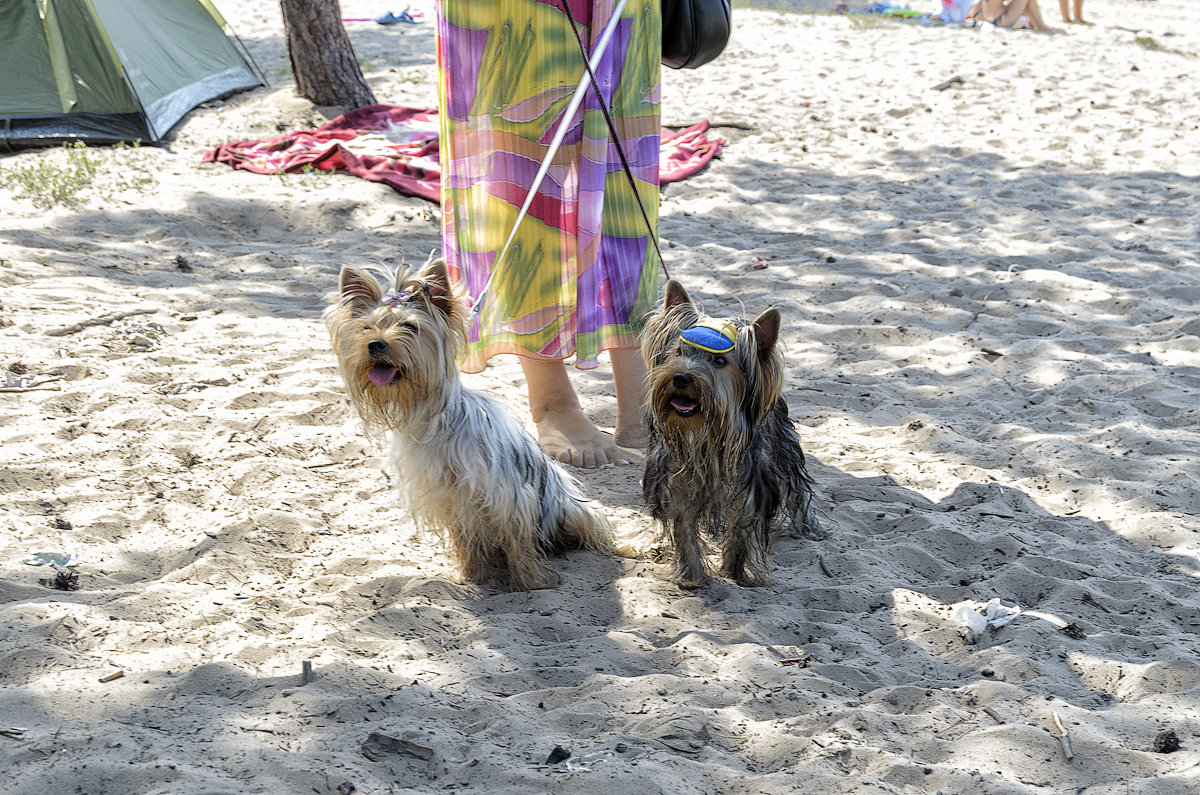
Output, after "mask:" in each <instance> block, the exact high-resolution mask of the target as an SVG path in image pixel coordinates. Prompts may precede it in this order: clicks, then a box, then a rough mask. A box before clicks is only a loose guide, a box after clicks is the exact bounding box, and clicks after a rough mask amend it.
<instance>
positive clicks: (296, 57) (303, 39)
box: [279, 0, 375, 108]
mask: <svg viewBox="0 0 1200 795" xmlns="http://www.w3.org/2000/svg"><path fill="white" fill-rule="evenodd" d="M279 6H280V8H281V9H282V10H283V27H284V30H286V31H287V47H288V57H289V58H290V59H291V61H292V74H293V75H294V76H295V78H296V93H298V94H299V95H300V96H302V97H304V98H305V99H307V100H310V101H311V102H313V103H314V104H317V105H343V106H347V107H350V108H358V107H362V106H363V105H373V104H375V95H374V94H372V93H371V89H370V87H369V86H368V85H367V81H366V80H364V79H363V76H362V70H361V69H360V68H359V66H358V61H357V59H356V58H355V56H354V47H353V46H352V45H351V44H350V37H349V36H347V35H346V29H345V28H344V27H343V26H342V8H341V4H340V3H338V0H279Z"/></svg>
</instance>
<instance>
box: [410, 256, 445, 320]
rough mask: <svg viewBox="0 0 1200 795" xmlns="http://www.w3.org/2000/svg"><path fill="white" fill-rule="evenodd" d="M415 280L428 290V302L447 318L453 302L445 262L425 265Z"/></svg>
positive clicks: (435, 261) (440, 261)
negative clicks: (419, 281)
mask: <svg viewBox="0 0 1200 795" xmlns="http://www.w3.org/2000/svg"><path fill="white" fill-rule="evenodd" d="M417 278H419V279H420V280H421V281H422V282H424V284H425V286H426V287H427V288H428V289H429V300H430V301H431V302H432V303H433V305H434V306H435V307H437V309H438V310H439V311H441V313H442V314H444V315H446V316H449V315H450V312H451V304H452V303H453V301H454V289H453V287H452V285H451V283H450V272H449V271H448V270H446V260H444V259H435V260H430V261H429V262H427V263H425V265H424V266H422V268H421V272H420V274H418V276H417Z"/></svg>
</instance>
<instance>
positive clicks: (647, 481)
mask: <svg viewBox="0 0 1200 795" xmlns="http://www.w3.org/2000/svg"><path fill="white" fill-rule="evenodd" d="M704 319H705V316H704V315H702V314H701V313H700V311H699V310H698V309H697V308H696V307H695V305H694V304H693V303H692V301H691V299H690V298H689V297H688V294H687V293H686V292H685V291H684V289H683V287H682V286H680V285H679V283H678V282H674V281H671V282H668V284H667V288H666V296H665V299H664V302H663V306H662V308H661V310H660V311H659V312H658V313H657V314H655V315H654V316H653V317H652V318H651V319H650V321H649V323H648V325H647V327H646V330H645V332H644V335H643V338H642V356H643V358H644V359H645V361H646V368H647V370H648V372H649V375H648V390H647V391H648V394H647V399H646V424H647V427H648V430H649V432H650V437H651V441H650V449H649V452H648V454H647V457H646V470H645V476H644V478H643V481H642V485H643V491H644V496H645V499H646V502H647V504H648V505H649V507H650V511H651V513H652V514H653V516H654V518H656V519H657V520H658V521H659V522H660V523H661V525H662V529H663V535H664V539H665V541H666V544H667V546H668V547H669V548H670V550H671V552H672V554H673V557H674V563H675V570H674V575H673V578H674V580H675V581H676V582H677V583H679V584H680V585H681V586H684V587H689V588H694V587H697V586H699V585H701V584H703V583H704V582H705V581H706V580H707V579H708V578H709V576H710V571H709V566H708V563H707V560H706V553H707V545H706V542H708V541H711V542H715V543H716V544H717V545H719V548H720V553H721V567H720V574H721V575H722V576H724V577H728V578H730V579H733V580H735V581H737V582H738V583H739V584H742V585H763V584H766V583H767V582H769V575H768V572H769V566H770V564H769V559H768V550H769V548H770V544H771V542H772V540H773V537H774V532H775V524H776V520H779V521H780V523H782V524H783V525H785V526H787V527H789V528H791V529H792V530H793V531H794V532H798V533H801V534H803V535H805V536H808V537H811V538H820V537H823V533H822V530H821V526H820V523H819V521H818V519H817V515H816V512H815V510H814V508H813V499H812V498H813V494H812V480H811V479H810V478H809V476H808V472H807V470H806V468H805V461H804V452H803V451H802V450H801V448H800V439H799V437H797V435H796V431H795V428H793V427H792V423H791V421H790V420H789V419H788V409H787V403H786V402H784V400H783V398H782V396H781V393H782V391H783V356H782V354H781V353H780V351H779V350H778V348H777V347H776V341H777V339H778V336H779V325H780V315H779V311H778V310H776V309H768V310H767V311H766V312H763V313H762V314H761V315H760V316H759V317H758V318H757V319H756V320H754V322H753V323H747V322H746V321H745V320H742V319H740V318H733V319H730V320H728V321H722V323H728V328H730V329H732V331H731V332H730V333H732V334H733V335H734V336H735V337H736V339H735V340H733V349H732V350H730V351H728V352H726V353H714V352H711V351H709V350H705V349H702V348H699V347H695V346H693V345H691V344H689V343H687V342H686V341H685V340H684V339H683V337H682V336H681V335H682V334H683V333H684V331H685V330H687V329H689V328H692V327H694V326H695V325H696V324H697V322H698V321H701V320H704Z"/></svg>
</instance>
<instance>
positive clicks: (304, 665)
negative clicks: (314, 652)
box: [300, 660, 317, 685]
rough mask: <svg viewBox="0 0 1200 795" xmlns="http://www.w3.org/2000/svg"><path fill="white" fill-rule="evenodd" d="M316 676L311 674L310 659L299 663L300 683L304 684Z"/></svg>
mask: <svg viewBox="0 0 1200 795" xmlns="http://www.w3.org/2000/svg"><path fill="white" fill-rule="evenodd" d="M316 678H317V677H316V676H315V675H314V674H313V667H312V660H304V661H303V662H301V663H300V684H302V685H306V684H308V683H309V682H311V681H313V680H314V679H316Z"/></svg>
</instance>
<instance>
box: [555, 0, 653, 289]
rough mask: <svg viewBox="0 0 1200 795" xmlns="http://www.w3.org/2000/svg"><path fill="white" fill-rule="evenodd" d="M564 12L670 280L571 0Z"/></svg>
mask: <svg viewBox="0 0 1200 795" xmlns="http://www.w3.org/2000/svg"><path fill="white" fill-rule="evenodd" d="M562 10H563V12H564V13H565V14H566V15H567V19H568V20H570V22H571V30H572V31H574V32H575V41H577V42H579V51H580V52H581V53H583V66H584V68H585V69H587V74H588V77H589V78H590V79H591V82H592V91H594V92H596V103H597V104H598V105H599V106H600V112H601V113H603V114H604V121H606V122H607V123H608V134H609V136H610V137H611V138H612V142H613V146H615V147H616V149H617V157H619V158H621V168H622V169H624V171H625V178H626V179H627V180H628V181H629V189H630V190H632V191H633V198H634V200H635V201H636V202H637V206H638V209H639V210H641V211H642V221H644V222H645V224H646V232H647V233H648V234H649V235H650V242H651V243H652V244H653V245H654V253H655V254H657V255H658V264H659V265H661V266H662V269H663V275H664V276H666V277H667V278H668V279H670V278H671V272H670V271H668V270H667V261H666V260H665V259H663V255H662V249H660V248H659V247H658V235H657V234H655V231H654V227H653V226H652V225H651V223H650V215H649V213H647V212H646V205H645V204H643V203H642V194H641V193H639V192H638V188H637V181H636V180H635V179H634V178H633V169H632V168H630V167H629V160H627V159H626V158H625V147H623V146H621V136H619V135H618V134H617V125H616V123H615V122H613V118H612V113H611V112H610V111H609V109H608V103H607V102H605V101H604V94H602V93H600V82H599V81H598V80H596V73H595V72H593V71H592V65H591V63H589V62H588V57H587V48H586V47H584V45H583V36H581V35H580V33H579V23H577V22H576V21H575V16H574V15H573V14H572V13H571V3H570V0H562ZM614 13H615V12H614Z"/></svg>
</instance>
